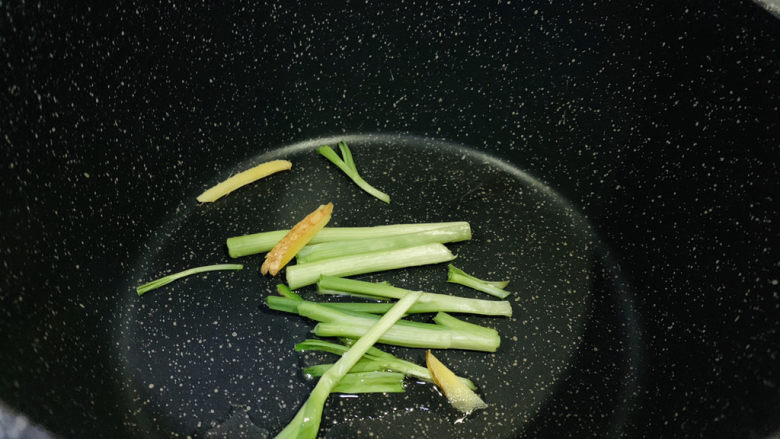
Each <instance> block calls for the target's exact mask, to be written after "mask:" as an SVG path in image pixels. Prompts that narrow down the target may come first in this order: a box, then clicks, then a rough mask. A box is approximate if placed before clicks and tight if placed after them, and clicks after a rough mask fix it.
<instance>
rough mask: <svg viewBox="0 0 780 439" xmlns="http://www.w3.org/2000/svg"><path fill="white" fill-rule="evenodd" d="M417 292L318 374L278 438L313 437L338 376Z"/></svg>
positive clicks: (344, 372)
mask: <svg viewBox="0 0 780 439" xmlns="http://www.w3.org/2000/svg"><path fill="white" fill-rule="evenodd" d="M419 297H420V294H419V293H418V294H409V295H407V296H406V297H404V298H403V299H401V300H399V301H398V302H397V303H396V304H395V306H394V307H393V308H392V309H391V310H390V311H388V312H387V314H385V315H384V316H382V318H380V319H379V320H377V321H376V322H375V323H374V324H373V325H372V326H371V328H369V329H368V330H367V331H366V332H365V334H364V335H363V336H362V337H360V339H359V340H358V341H356V342H355V344H354V345H352V347H351V348H350V349H349V350H348V351H347V352H346V353H345V354H344V355H343V356H342V357H341V358H340V359H339V360H338V361H337V362H336V363H335V364H334V365H333V367H331V368H330V369H328V371H327V372H325V373H324V374H323V375H322V377H320V379H319V381H318V382H317V385H316V386H315V387H314V390H312V392H311V394H310V395H309V398H308V399H307V400H306V402H305V403H304V404H303V407H301V409H300V410H299V411H298V414H296V415H295V417H294V418H293V420H292V421H291V422H290V423H289V424H288V425H287V427H285V429H284V430H282V432H281V433H279V434H278V435H277V436H276V437H277V438H279V439H315V438H316V437H317V432H318V431H319V428H320V422H321V420H322V409H323V407H324V406H325V400H326V399H327V398H328V395H329V394H330V393H331V391H332V390H333V388H334V387H335V386H336V385H337V384H338V382H339V381H341V378H343V377H344V375H346V374H347V372H349V370H350V369H352V367H353V366H354V365H355V363H357V362H358V360H360V358H362V357H363V355H364V354H365V353H366V352H367V351H368V350H369V349H370V348H371V347H372V346H373V345H374V343H376V342H377V340H379V338H380V337H381V336H382V335H383V334H384V333H385V332H387V330H388V329H390V328H391V327H393V325H394V324H395V322H397V321H398V320H400V319H401V317H403V315H404V314H405V313H406V311H407V310H408V309H409V307H410V306H412V305H413V304H414V302H416V301H417V299H418V298H419Z"/></svg>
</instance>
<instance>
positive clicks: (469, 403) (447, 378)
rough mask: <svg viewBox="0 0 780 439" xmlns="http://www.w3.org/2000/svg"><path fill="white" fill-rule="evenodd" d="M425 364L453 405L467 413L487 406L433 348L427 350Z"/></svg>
mask: <svg viewBox="0 0 780 439" xmlns="http://www.w3.org/2000/svg"><path fill="white" fill-rule="evenodd" d="M425 365H426V366H427V367H428V370H429V371H430V372H431V375H432V376H433V381H434V382H435V383H436V385H437V386H439V388H440V389H441V391H442V392H444V396H446V397H447V400H448V401H449V402H450V404H452V406H453V407H455V408H456V409H458V410H460V411H461V412H464V413H466V414H468V413H471V412H473V411H474V410H477V409H483V408H486V407H487V404H485V402H484V401H482V398H480V397H479V396H478V395H477V394H476V393H474V391H473V390H471V389H470V388H469V387H468V386H467V385H466V384H465V383H464V381H463V379H461V378H459V377H458V376H457V375H455V374H454V373H453V372H452V371H451V370H450V369H448V368H447V366H445V365H444V364H443V363H442V362H441V361H439V359H438V358H436V357H434V356H433V354H432V353H431V350H430V349H428V351H427V352H425Z"/></svg>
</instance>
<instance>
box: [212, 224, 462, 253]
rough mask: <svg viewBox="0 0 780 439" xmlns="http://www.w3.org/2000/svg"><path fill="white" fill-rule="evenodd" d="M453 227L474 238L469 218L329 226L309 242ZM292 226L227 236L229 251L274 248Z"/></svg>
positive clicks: (452, 228) (248, 251)
mask: <svg viewBox="0 0 780 439" xmlns="http://www.w3.org/2000/svg"><path fill="white" fill-rule="evenodd" d="M433 229H438V230H453V231H455V233H458V234H462V235H463V236H466V237H467V238H464V239H466V240H468V239H471V227H470V226H469V223H468V222H466V221H453V222H441V223H419V224H388V225H383V226H371V227H325V228H323V229H322V230H320V231H319V233H317V234H316V235H314V238H312V239H311V241H309V244H319V243H322V242H333V241H354V240H361V239H374V238H380V237H384V236H397V235H405V234H409V233H417V232H421V231H424V230H433ZM287 232H289V230H273V231H269V232H260V233H253V234H251V235H242V236H234V237H231V238H228V239H227V248H228V253H229V254H230V257H231V258H238V257H241V256H248V255H254V254H258V253H263V252H267V251H269V250H271V249H272V248H274V246H275V245H276V243H277V242H279V240H281V239H282V238H283V237H284V235H286V234H287Z"/></svg>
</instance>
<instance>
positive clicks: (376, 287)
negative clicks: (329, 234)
mask: <svg viewBox="0 0 780 439" xmlns="http://www.w3.org/2000/svg"><path fill="white" fill-rule="evenodd" d="M317 289H318V291H319V292H321V293H327V294H334V293H335V294H338V293H346V294H357V295H360V296H373V297H375V298H383V299H400V298H401V297H403V296H405V295H406V294H408V293H410V292H411V291H412V290H407V289H404V288H397V287H394V286H391V285H389V284H387V283H382V284H380V283H375V282H365V281H360V280H355V279H344V278H340V277H334V276H322V277H320V280H319V281H317ZM414 308H415V310H416V309H425V310H431V311H433V310H435V311H443V312H456V313H468V314H480V315H490V316H506V317H511V316H512V305H511V304H510V303H509V302H507V301H503V300H502V301H496V300H482V299H472V298H468V297H458V296H450V295H448V294H436V293H426V292H423V295H422V296H420V300H418V301H417V303H416V304H415V306H414Z"/></svg>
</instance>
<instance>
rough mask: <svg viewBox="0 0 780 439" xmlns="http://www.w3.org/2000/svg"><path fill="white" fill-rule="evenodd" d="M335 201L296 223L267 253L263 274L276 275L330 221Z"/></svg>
mask: <svg viewBox="0 0 780 439" xmlns="http://www.w3.org/2000/svg"><path fill="white" fill-rule="evenodd" d="M332 212H333V203H328V204H323V205H321V206H320V207H318V208H317V210H315V211H314V212H312V213H310V214H308V215H307V216H306V218H304V219H303V220H301V222H299V223H298V224H296V225H295V227H293V228H292V229H290V231H289V232H287V234H286V235H284V238H282V239H281V240H279V242H277V243H276V245H275V246H274V248H272V249H271V251H269V252H268V253H266V255H265V262H263V265H262V266H261V267H260V272H261V273H263V274H268V273H271V276H276V274H277V273H279V270H281V269H282V268H283V267H284V266H285V265H287V263H288V262H290V260H292V258H294V257H295V255H296V254H297V253H298V251H299V250H300V249H302V248H303V247H304V246H305V245H306V244H307V243H308V242H309V241H311V239H312V238H314V235H316V234H317V232H319V231H320V230H322V228H323V227H325V224H327V223H328V221H330V215H331V213H332Z"/></svg>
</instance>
